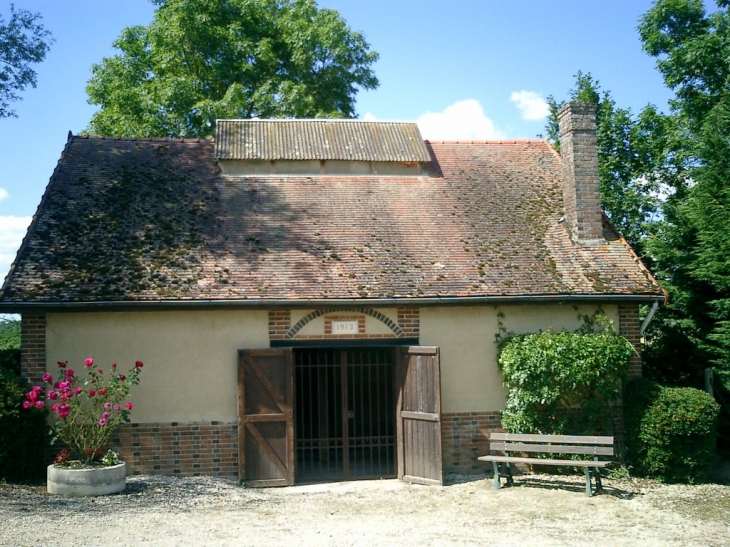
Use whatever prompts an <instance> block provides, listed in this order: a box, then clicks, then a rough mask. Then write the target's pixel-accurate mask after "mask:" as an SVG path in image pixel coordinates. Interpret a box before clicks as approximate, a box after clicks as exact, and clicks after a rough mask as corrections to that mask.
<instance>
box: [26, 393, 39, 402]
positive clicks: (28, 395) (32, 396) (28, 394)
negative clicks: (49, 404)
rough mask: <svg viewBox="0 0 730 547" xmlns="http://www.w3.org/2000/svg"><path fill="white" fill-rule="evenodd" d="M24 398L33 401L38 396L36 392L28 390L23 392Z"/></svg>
mask: <svg viewBox="0 0 730 547" xmlns="http://www.w3.org/2000/svg"><path fill="white" fill-rule="evenodd" d="M25 398H26V399H28V400H29V401H35V400H36V399H37V398H38V393H37V392H35V391H29V392H28V393H26V394H25Z"/></svg>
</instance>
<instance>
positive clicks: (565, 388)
mask: <svg viewBox="0 0 730 547" xmlns="http://www.w3.org/2000/svg"><path fill="white" fill-rule="evenodd" d="M583 319H584V325H583V326H582V327H581V328H580V329H579V330H578V331H576V332H558V333H553V332H540V333H533V334H521V335H503V336H502V337H501V338H499V339H498V343H499V345H500V353H499V367H500V370H501V372H502V374H503V376H504V384H505V386H506V387H508V388H509V394H508V396H507V403H506V405H505V409H504V411H503V413H502V425H503V427H504V428H505V429H506V430H507V431H509V432H511V433H543V434H565V435H596V434H613V432H614V429H615V428H614V424H615V422H616V420H617V418H618V416H617V415H616V410H617V408H616V405H615V402H616V401H617V400H618V399H619V398H620V395H621V385H622V381H623V380H625V379H626V372H627V370H628V366H629V359H630V358H631V357H632V355H634V354H635V350H634V347H633V346H632V345H631V343H630V342H629V341H628V340H627V339H626V338H624V337H623V336H620V335H618V334H617V333H616V332H615V330H614V328H613V324H612V323H611V321H610V320H608V319H607V318H605V317H604V316H600V315H594V316H591V317H585V316H584V317H583Z"/></svg>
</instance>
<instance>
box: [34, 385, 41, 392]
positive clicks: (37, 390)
mask: <svg viewBox="0 0 730 547" xmlns="http://www.w3.org/2000/svg"><path fill="white" fill-rule="evenodd" d="M33 391H35V392H36V393H40V392H41V391H43V388H42V387H41V386H33Z"/></svg>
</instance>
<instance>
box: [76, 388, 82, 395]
mask: <svg viewBox="0 0 730 547" xmlns="http://www.w3.org/2000/svg"><path fill="white" fill-rule="evenodd" d="M83 391H84V390H83V389H81V388H80V387H77V388H76V392H75V393H76V395H81V393H83Z"/></svg>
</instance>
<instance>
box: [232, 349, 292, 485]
mask: <svg viewBox="0 0 730 547" xmlns="http://www.w3.org/2000/svg"><path fill="white" fill-rule="evenodd" d="M293 402H294V374H293V361H292V350H291V349H289V348H282V349H256V350H241V351H240V352H239V355H238V404H239V416H240V423H239V428H238V447H239V450H238V461H239V463H238V467H239V478H240V479H241V481H245V482H246V486H288V485H291V484H294V462H295V458H294V411H293Z"/></svg>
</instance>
